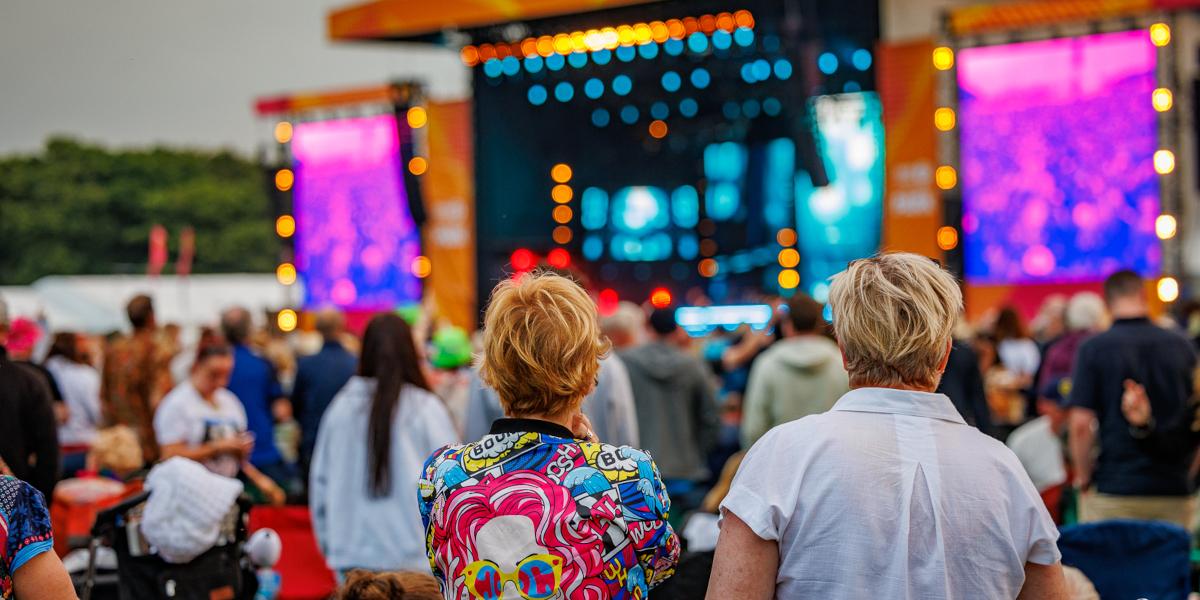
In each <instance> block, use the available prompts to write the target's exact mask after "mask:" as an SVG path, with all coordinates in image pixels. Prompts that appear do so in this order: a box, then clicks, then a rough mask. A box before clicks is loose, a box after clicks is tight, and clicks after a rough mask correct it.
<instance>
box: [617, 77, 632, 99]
mask: <svg viewBox="0 0 1200 600" xmlns="http://www.w3.org/2000/svg"><path fill="white" fill-rule="evenodd" d="M632 90H633V80H632V79H630V78H629V76H628V75H617V76H616V77H613V81H612V91H613V93H614V94H616V95H618V96H625V95H627V94H629V92H630V91H632Z"/></svg>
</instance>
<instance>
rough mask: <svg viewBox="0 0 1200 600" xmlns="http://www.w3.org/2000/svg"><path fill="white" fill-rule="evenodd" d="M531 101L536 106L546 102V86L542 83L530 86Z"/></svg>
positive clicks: (529, 95)
mask: <svg viewBox="0 0 1200 600" xmlns="http://www.w3.org/2000/svg"><path fill="white" fill-rule="evenodd" d="M527 96H528V97H529V103H530V104H532V105H534V106H541V105H543V104H545V103H546V88H545V86H543V85H542V84H540V83H537V84H534V85H531V86H529V93H528V94H527Z"/></svg>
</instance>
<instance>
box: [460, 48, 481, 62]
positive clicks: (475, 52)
mask: <svg viewBox="0 0 1200 600" xmlns="http://www.w3.org/2000/svg"><path fill="white" fill-rule="evenodd" d="M458 56H459V57H460V58H462V61H463V64H464V65H467V66H468V67H473V66H475V65H477V64H479V49H478V48H476V47H475V46H463V49H462V50H460V51H459V52H458Z"/></svg>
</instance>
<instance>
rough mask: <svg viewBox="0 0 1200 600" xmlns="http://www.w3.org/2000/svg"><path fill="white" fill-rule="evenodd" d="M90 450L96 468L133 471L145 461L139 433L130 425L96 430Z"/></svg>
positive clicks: (121, 471) (117, 471) (119, 471)
mask: <svg viewBox="0 0 1200 600" xmlns="http://www.w3.org/2000/svg"><path fill="white" fill-rule="evenodd" d="M90 452H91V455H92V460H93V461H95V462H94V465H92V466H94V467H95V469H96V470H101V469H111V470H112V471H114V472H116V473H131V472H133V471H136V470H138V469H140V468H142V465H143V464H144V462H145V460H144V459H143V458H142V445H141V443H139V442H138V436H137V433H136V432H135V431H134V430H133V428H131V427H129V426H128V425H114V426H112V427H108V428H105V429H101V430H100V431H98V432H96V439H95V440H94V441H92V449H91V451H90Z"/></svg>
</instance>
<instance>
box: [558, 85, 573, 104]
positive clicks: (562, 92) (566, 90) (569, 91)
mask: <svg viewBox="0 0 1200 600" xmlns="http://www.w3.org/2000/svg"><path fill="white" fill-rule="evenodd" d="M574 97H575V88H574V87H573V86H572V85H571V84H570V83H567V82H566V81H560V82H558V85H556V86H554V99H555V100H558V101H559V102H570V101H571V98H574Z"/></svg>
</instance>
